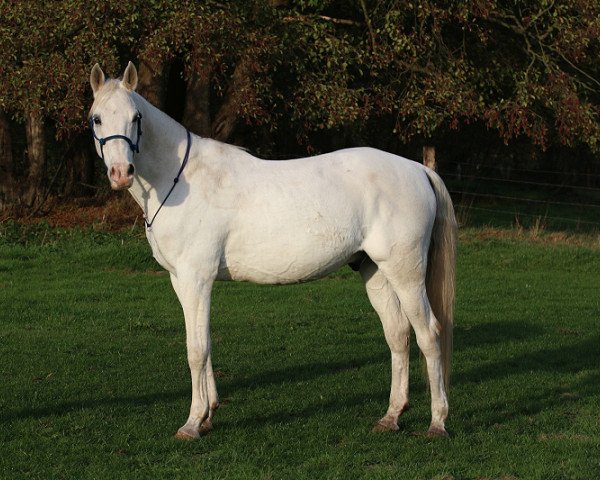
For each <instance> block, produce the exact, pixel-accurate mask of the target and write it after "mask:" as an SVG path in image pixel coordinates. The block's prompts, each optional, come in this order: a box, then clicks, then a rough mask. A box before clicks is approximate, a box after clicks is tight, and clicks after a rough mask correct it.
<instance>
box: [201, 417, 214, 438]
mask: <svg viewBox="0 0 600 480" xmlns="http://www.w3.org/2000/svg"><path fill="white" fill-rule="evenodd" d="M212 429H213V424H212V422H211V421H210V420H209V419H206V420H204V421H203V422H202V425H200V431H199V432H198V434H199V435H200V436H202V435H206V434H207V433H210V432H211V431H212Z"/></svg>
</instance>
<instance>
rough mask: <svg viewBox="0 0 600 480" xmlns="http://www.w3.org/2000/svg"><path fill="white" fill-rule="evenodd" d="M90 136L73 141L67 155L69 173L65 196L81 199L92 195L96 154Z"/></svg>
mask: <svg viewBox="0 0 600 480" xmlns="http://www.w3.org/2000/svg"><path fill="white" fill-rule="evenodd" d="M91 145H92V141H91V139H90V137H89V136H88V135H79V136H78V137H77V138H75V139H74V140H73V144H72V145H71V147H70V148H69V152H68V153H67V155H66V164H67V173H66V180H65V190H64V194H65V195H66V196H67V197H80V196H85V195H89V194H91V193H92V190H91V185H93V183H94V162H95V160H96V154H95V152H92V149H91Z"/></svg>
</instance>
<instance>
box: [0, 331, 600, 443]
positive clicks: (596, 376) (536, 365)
mask: <svg viewBox="0 0 600 480" xmlns="http://www.w3.org/2000/svg"><path fill="white" fill-rule="evenodd" d="M456 333H457V334H458V336H457V337H458V338H457V341H456V343H455V350H456V351H457V352H459V353H460V354H461V355H465V356H467V357H469V356H472V354H469V350H472V349H476V348H477V347H481V346H482V345H493V344H498V345H501V344H503V343H506V342H515V341H516V342H523V344H524V347H523V348H526V347H525V346H526V344H527V343H528V341H530V340H531V339H532V338H535V337H538V336H539V335H543V331H540V328H539V326H538V325H532V324H526V323H524V322H501V321H499V322H492V323H488V324H483V325H477V326H473V327H463V328H461V327H458V328H457V332H456ZM565 338H566V339H567V340H570V342H569V341H565V343H564V344H562V345H556V346H555V347H552V348H543V349H540V350H538V351H532V352H523V353H520V354H517V355H516V356H515V355H512V356H510V357H509V356H507V357H506V358H504V359H502V360H498V361H496V362H485V361H483V359H482V363H481V364H480V365H477V366H474V367H471V368H466V369H461V367H460V364H458V365H456V366H455V369H454V374H453V378H452V383H453V386H454V388H457V389H461V388H467V389H468V388H469V386H470V385H476V384H479V383H481V382H494V381H500V380H503V379H506V378H508V377H510V376H513V375H514V376H518V375H521V374H528V373H531V372H540V373H542V372H544V373H547V372H557V373H563V374H565V373H566V374H570V373H573V376H572V377H571V378H572V381H570V382H568V383H567V384H564V383H563V384H562V385H561V386H560V388H561V389H563V390H568V391H570V392H574V395H576V397H575V400H577V399H578V398H582V397H594V396H595V397H596V398H597V397H598V396H600V370H599V367H598V358H600V351H599V350H600V334H595V335H593V336H586V337H585V338H583V339H581V340H580V341H576V342H573V341H572V339H573V336H572V335H570V336H569V334H567V335H566V336H565ZM316 348H318V345H316ZM374 349H376V351H375V352H374V353H373V354H371V355H362V356H357V355H351V354H350V355H348V357H347V358H345V359H344V360H338V361H334V362H327V361H317V362H304V363H298V364H296V365H294V366H289V367H282V368H272V369H269V370H264V371H261V372H260V373H257V374H255V375H249V376H246V377H242V378H239V377H237V378H236V376H235V375H234V376H233V377H232V378H222V379H220V380H218V387H219V390H220V393H221V395H222V398H224V399H227V398H228V397H231V396H233V397H234V398H235V396H236V394H237V393H238V392H242V391H243V390H253V389H259V388H265V387H266V388H268V387H273V386H279V385H282V384H284V383H287V382H290V381H293V382H313V381H316V380H319V379H321V378H323V377H328V376H331V377H332V381H335V380H333V377H334V376H335V375H337V374H338V373H340V372H344V371H348V370H357V371H359V372H360V370H361V369H363V368H364V369H365V371H364V375H369V373H368V372H367V369H366V368H365V367H369V366H375V365H382V368H384V367H383V366H385V368H386V369H387V370H386V371H388V372H389V366H388V363H389V353H388V351H387V348H386V347H384V346H380V347H374ZM415 356H416V355H415V354H414V353H413V355H412V357H413V358H412V359H411V361H414V360H415V358H414V357H415ZM583 370H585V371H588V372H590V374H589V375H586V376H584V377H577V376H576V375H575V374H576V373H578V372H581V371H583ZM360 374H362V373H359V375H360ZM525 387H526V386H524V388H522V389H519V388H516V389H515V392H514V393H513V394H512V396H511V397H510V398H509V402H512V403H514V410H513V412H512V415H513V416H515V415H517V416H519V415H522V416H531V415H534V414H536V413H539V412H541V411H543V410H546V409H551V408H553V407H556V406H558V405H560V404H563V403H564V402H565V397H564V396H561V394H560V392H559V391H558V386H557V385H549V386H547V387H544V388H543V389H541V390H539V391H536V392H534V393H533V394H532V393H531V390H530V389H527V388H525ZM388 388H389V378H387V374H386V373H383V372H382V373H381V376H380V378H379V379H377V387H375V388H374V389H373V391H371V392H370V394H369V395H368V396H365V395H364V394H350V395H342V396H336V395H335V394H334V393H332V392H329V394H327V392H323V393H324V394H325V396H326V398H325V399H320V400H319V399H318V396H313V397H310V398H305V399H304V400H303V401H304V402H305V403H304V404H303V406H302V407H301V408H299V409H297V410H295V411H294V412H289V411H283V410H282V411H280V412H277V411H276V412H271V413H268V414H264V415H261V416H258V417H252V418H246V419H244V420H243V421H244V422H245V423H244V425H247V426H259V425H263V424H276V423H288V422H294V421H297V419H298V418H308V417H311V416H313V415H314V414H315V412H335V411H338V410H339V409H342V408H346V409H347V408H352V407H356V406H360V405H365V412H366V414H367V415H368V416H371V415H372V416H373V420H376V418H377V415H378V414H381V413H383V412H384V411H385V408H386V407H387V396H388V394H389V390H388ZM424 389H425V387H424V385H423V383H422V382H420V383H416V382H412V381H411V390H412V393H413V394H422V393H423V392H424ZM189 395H190V389H189V387H186V388H185V389H177V390H173V391H169V392H160V393H156V392H155V393H147V394H141V395H131V396H127V395H124V396H116V397H104V398H93V399H86V400H76V399H75V400H73V401H67V402H62V403H57V404H52V405H47V406H43V407H37V408H23V409H20V410H12V411H11V410H4V411H3V412H2V413H0V421H2V422H10V421H12V420H19V419H31V418H42V417H46V416H50V415H59V416H60V415H66V414H69V413H71V412H75V411H79V410H82V409H94V408H103V407H111V406H115V407H123V406H130V407H143V406H149V405H153V404H156V403H173V402H180V401H181V400H182V399H184V398H185V399H187V398H189ZM242 396H243V393H242ZM373 402H376V403H377V404H381V409H380V410H381V411H371V410H372V403H373ZM450 402H451V419H450V420H451V423H455V422H456V420H454V421H452V413H453V412H455V411H456V410H460V412H459V416H460V417H461V418H463V419H469V420H465V423H468V424H467V425H463V426H462V428H461V429H462V430H463V431H465V432H467V433H468V432H471V433H472V432H474V431H478V430H480V429H482V428H489V427H490V426H491V425H494V424H496V423H500V422H502V421H503V418H504V414H503V413H502V411H503V410H505V409H506V400H505V401H504V402H502V401H500V400H498V401H495V400H491V401H490V402H488V403H487V405H486V406H485V409H486V410H487V411H485V412H483V411H482V410H483V409H484V407H483V406H482V405H481V404H480V403H479V401H478V400H474V402H473V403H472V404H463V405H460V406H457V405H455V404H453V402H452V391H451V394H450ZM367 404H371V405H370V406H369V410H368V411H366V406H367ZM239 422H240V420H226V419H223V420H218V421H217V423H218V424H219V426H222V427H224V428H228V427H230V428H236V427H238V426H239V425H240V423H239Z"/></svg>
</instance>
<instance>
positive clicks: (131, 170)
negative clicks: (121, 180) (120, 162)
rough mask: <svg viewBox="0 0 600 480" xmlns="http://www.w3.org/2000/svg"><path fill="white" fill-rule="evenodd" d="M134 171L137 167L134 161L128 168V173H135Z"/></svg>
mask: <svg viewBox="0 0 600 480" xmlns="http://www.w3.org/2000/svg"><path fill="white" fill-rule="evenodd" d="M134 172H135V167H134V166H133V164H132V163H130V164H129V168H128V169H127V175H133V173H134Z"/></svg>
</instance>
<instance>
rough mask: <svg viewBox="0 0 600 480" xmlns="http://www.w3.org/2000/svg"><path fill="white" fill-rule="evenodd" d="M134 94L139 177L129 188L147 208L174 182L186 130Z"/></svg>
mask: <svg viewBox="0 0 600 480" xmlns="http://www.w3.org/2000/svg"><path fill="white" fill-rule="evenodd" d="M134 95H135V103H136V106H137V107H138V110H139V111H140V113H141V114H142V141H141V142H140V153H139V154H136V157H137V158H136V159H135V167H136V174H137V175H136V176H137V177H138V179H137V181H134V184H133V186H132V187H131V188H130V192H131V194H132V195H133V197H134V198H135V199H136V201H137V202H138V203H139V204H140V206H141V207H142V208H143V209H144V211H146V212H147V211H148V208H150V205H149V204H150V203H156V202H160V201H162V197H163V196H164V195H165V193H166V191H167V190H168V189H169V188H170V186H171V185H172V184H173V178H174V177H175V175H176V174H177V172H178V171H179V169H180V167H181V164H182V162H183V158H184V156H185V150H186V147H187V131H186V129H185V127H183V126H182V125H180V124H179V123H177V122H176V121H175V120H173V119H172V118H171V117H169V116H168V115H167V114H165V113H163V112H162V111H160V110H159V109H158V108H156V107H154V106H153V105H152V104H150V103H149V102H148V101H147V100H145V99H144V98H143V97H141V96H140V95H137V94H134Z"/></svg>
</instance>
